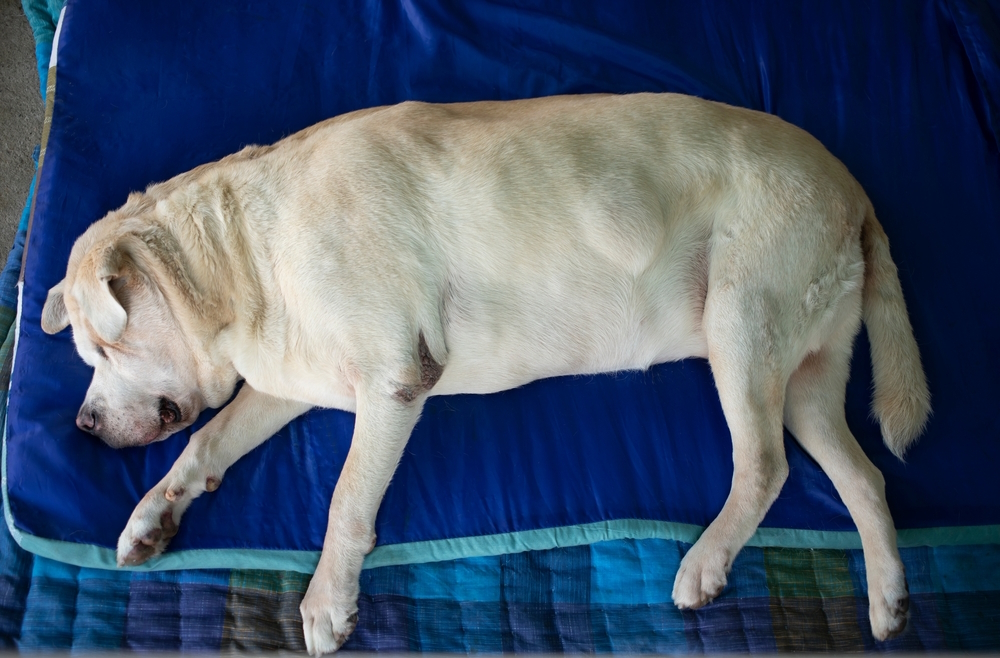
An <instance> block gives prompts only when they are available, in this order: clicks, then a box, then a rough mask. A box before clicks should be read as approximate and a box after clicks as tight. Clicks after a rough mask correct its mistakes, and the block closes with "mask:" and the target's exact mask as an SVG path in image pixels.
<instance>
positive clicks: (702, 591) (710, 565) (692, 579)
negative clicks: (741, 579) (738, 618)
mask: <svg viewBox="0 0 1000 658" xmlns="http://www.w3.org/2000/svg"><path fill="white" fill-rule="evenodd" d="M729 566H730V565H729V557H728V555H727V553H726V551H725V550H724V549H718V548H707V549H706V548H703V547H702V546H701V545H700V543H698V544H695V545H694V546H692V547H691V550H690V551H688V553H687V555H685V556H684V559H683V560H681V566H680V568H679V569H678V570H677V577H676V578H674V591H673V598H674V605H676V606H677V607H678V608H681V609H687V608H691V609H693V608H700V607H702V606H703V605H706V604H708V603H711V602H712V601H713V600H714V599H715V598H716V597H717V596H719V595H720V594H722V590H724V589H725V588H726V574H727V573H729Z"/></svg>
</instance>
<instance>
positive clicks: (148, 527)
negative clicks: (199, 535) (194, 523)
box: [117, 498, 178, 567]
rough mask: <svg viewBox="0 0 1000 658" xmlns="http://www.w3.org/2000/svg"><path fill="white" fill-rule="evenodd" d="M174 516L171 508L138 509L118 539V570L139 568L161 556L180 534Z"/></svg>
mask: <svg viewBox="0 0 1000 658" xmlns="http://www.w3.org/2000/svg"><path fill="white" fill-rule="evenodd" d="M164 501H165V498H164ZM173 512H174V510H173V507H172V506H170V505H167V506H166V508H165V509H162V510H161V509H157V508H153V509H150V508H148V507H143V506H142V505H140V506H139V507H138V508H136V511H135V512H133V513H132V518H131V519H129V522H128V525H126V526H125V530H124V531H123V532H122V534H121V537H119V539H118V551H117V553H118V554H117V562H118V566H120V567H126V566H128V567H134V566H138V565H140V564H142V563H144V562H146V561H147V560H149V559H150V558H153V557H155V556H157V555H159V554H160V553H162V552H163V551H164V550H165V549H166V547H167V544H168V543H169V542H170V540H171V539H173V537H174V536H175V535H176V534H177V530H178V526H177V522H176V521H174V516H173Z"/></svg>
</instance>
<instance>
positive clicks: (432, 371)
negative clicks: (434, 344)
mask: <svg viewBox="0 0 1000 658" xmlns="http://www.w3.org/2000/svg"><path fill="white" fill-rule="evenodd" d="M417 352H418V353H419V356H420V383H419V384H417V385H415V386H401V387H399V389H398V390H397V391H396V392H395V393H394V394H393V397H394V398H396V399H397V400H399V401H400V402H413V401H414V400H416V399H417V396H418V395H420V394H421V393H423V392H425V391H429V390H431V389H432V388H434V384H437V381H438V380H439V379H441V373H443V372H444V366H443V365H441V364H440V363H438V362H437V361H435V360H434V357H433V356H431V351H430V349H429V348H428V347H427V341H426V340H425V339H424V334H423V332H421V333H420V342H419V344H418V346H417Z"/></svg>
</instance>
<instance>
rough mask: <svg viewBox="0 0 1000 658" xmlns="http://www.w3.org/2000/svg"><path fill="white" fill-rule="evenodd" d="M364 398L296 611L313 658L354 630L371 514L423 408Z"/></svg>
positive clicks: (419, 402)
mask: <svg viewBox="0 0 1000 658" xmlns="http://www.w3.org/2000/svg"><path fill="white" fill-rule="evenodd" d="M367 393H368V394H364V393H363V392H362V391H360V390H359V391H358V398H357V399H358V409H357V419H356V420H355V425H354V438H353V439H352V441H351V449H350V451H349V452H348V454H347V460H346V462H345V463H344V468H343V470H342V471H341V472H340V479H339V480H338V481H337V486H336V488H335V489H334V492H333V501H332V502H331V504H330V516H329V521H328V524H327V530H326V538H325V540H324V542H323V553H322V555H321V556H320V560H319V564H318V565H317V567H316V573H315V574H314V575H313V578H312V581H311V582H310V583H309V589H308V591H307V592H306V595H305V598H303V599H302V605H301V606H300V610H301V612H302V626H303V632H304V633H305V641H306V648H307V649H308V650H309V653H311V654H313V655H314V656H319V655H322V654H324V653H331V652H333V651H336V650H337V649H339V648H340V647H341V645H343V644H344V642H345V641H346V640H347V638H348V636H349V635H350V634H351V632H352V631H353V630H354V626H355V625H356V624H357V620H358V579H359V577H360V575H361V566H362V562H364V559H365V555H367V554H368V553H369V552H371V550H372V548H374V546H375V514H376V513H377V512H378V508H379V505H380V504H381V502H382V496H383V495H384V494H385V490H386V488H387V487H388V486H389V480H390V479H392V475H393V473H394V472H395V470H396V465H397V464H398V463H399V458H400V457H401V456H402V454H403V448H404V447H405V446H406V442H407V440H408V439H409V437H410V432H411V431H412V430H413V426H414V425H415V424H416V422H417V419H418V417H419V416H420V410H421V408H422V407H423V401H424V396H419V397H417V398H416V399H409V398H407V399H408V401H402V400H401V399H400V398H399V397H396V398H393V397H392V396H389V395H383V394H380V393H375V394H372V392H371V391H368V392H367ZM404 397H405V396H404Z"/></svg>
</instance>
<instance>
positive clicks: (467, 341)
mask: <svg viewBox="0 0 1000 658" xmlns="http://www.w3.org/2000/svg"><path fill="white" fill-rule="evenodd" d="M533 283H536V284H537V287H535V288H531V289H529V291H528V292H524V291H522V292H523V296H522V295H509V296H507V297H506V298H504V297H503V296H499V297H498V296H496V295H493V296H484V297H479V298H475V299H473V300H464V302H465V303H464V306H462V307H461V308H456V307H455V306H452V307H450V308H449V307H447V306H446V312H447V320H446V324H445V335H446V341H447V343H448V363H447V365H446V366H445V369H444V373H443V374H442V376H441V379H440V380H439V381H438V382H437V384H436V385H435V387H434V389H433V390H432V391H431V394H432V395H447V394H455V393H491V392H496V391H502V390H506V389H509V388H515V387H517V386H521V385H524V384H526V383H528V382H531V381H534V380H536V379H542V378H545V377H556V376H561V375H576V374H593V373H600V372H613V371H617V370H644V369H646V368H648V367H649V366H651V365H653V364H656V363H663V362H667V361H676V360H679V359H684V358H688V357H707V356H708V345H707V342H706V339H705V334H704V331H703V330H702V325H701V314H702V307H703V303H704V291H703V289H702V287H701V278H700V277H698V276H691V275H689V272H688V268H687V263H686V262H685V261H680V262H676V263H674V264H673V265H672V266H671V264H670V263H669V262H664V263H662V265H661V266H660V267H653V268H651V269H650V270H649V271H647V272H646V273H645V275H644V276H642V277H639V278H638V279H636V280H630V279H627V278H624V277H622V278H619V279H617V280H614V279H612V280H610V283H609V281H608V280H607V279H604V280H602V281H601V285H598V284H597V283H596V281H594V280H582V281H581V280H580V279H570V280H567V281H563V282H562V283H563V284H564V285H562V286H559V285H555V284H553V282H552V281H551V280H538V281H535V282H533ZM553 288H556V289H558V290H559V292H560V293H561V294H552V289H553Z"/></svg>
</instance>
